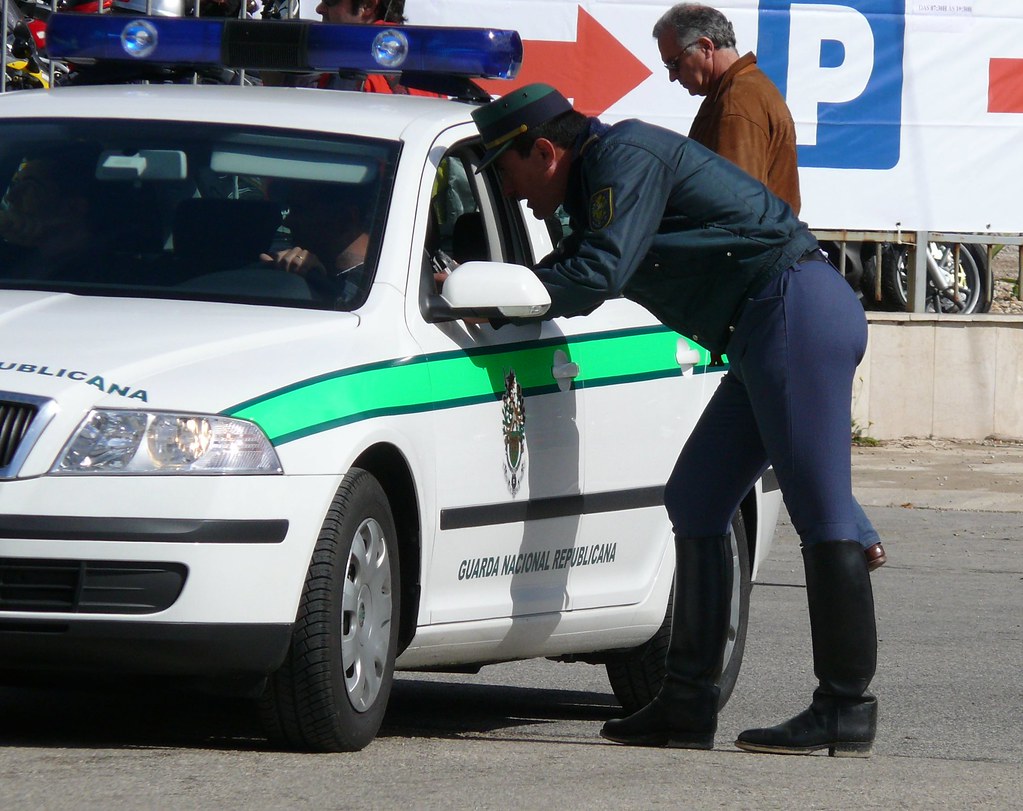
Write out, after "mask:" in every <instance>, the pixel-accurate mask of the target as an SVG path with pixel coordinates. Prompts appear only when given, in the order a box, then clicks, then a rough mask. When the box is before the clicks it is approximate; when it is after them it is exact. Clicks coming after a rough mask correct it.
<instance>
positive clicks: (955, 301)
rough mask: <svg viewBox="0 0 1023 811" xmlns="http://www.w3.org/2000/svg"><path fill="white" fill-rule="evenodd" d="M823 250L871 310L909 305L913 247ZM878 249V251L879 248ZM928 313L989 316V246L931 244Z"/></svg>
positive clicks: (830, 245) (858, 245) (859, 245)
mask: <svg viewBox="0 0 1023 811" xmlns="http://www.w3.org/2000/svg"><path fill="white" fill-rule="evenodd" d="M821 246H822V247H823V248H824V250H825V251H826V252H827V253H828V255H829V257H830V258H831V261H832V262H833V263H834V265H835V266H836V267H838V268H840V269H843V270H844V272H845V278H846V281H847V282H849V285H850V286H851V287H852V288H853V290H855V291H856V293H857V294H858V295H859V296H860V298H861V300H862V301H863V306H864V307H865V308H866V309H868V310H886V311H890V312H905V310H906V307H907V305H908V302H909V278H910V271H911V268H912V262H913V252H912V247H911V246H909V245H903V244H897V243H893V242H882V243H877V242H841V243H839V242H830V241H823V242H822V243H821ZM879 247H880V250H879V249H878V248H879ZM926 264H927V282H926V285H927V287H926V291H925V294H924V300H925V310H926V311H927V312H931V313H945V314H949V315H971V314H974V313H985V312H987V311H988V310H989V309H990V307H991V302H990V297H989V295H988V275H989V274H988V254H987V246H986V245H982V244H978V243H961V244H953V243H946V242H929V243H928V244H927V256H926Z"/></svg>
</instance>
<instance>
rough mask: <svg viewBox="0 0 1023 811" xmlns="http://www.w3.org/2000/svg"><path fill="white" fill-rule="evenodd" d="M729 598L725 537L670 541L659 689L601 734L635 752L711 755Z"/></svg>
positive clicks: (729, 565) (728, 557) (729, 557)
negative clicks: (671, 593)
mask: <svg viewBox="0 0 1023 811" xmlns="http://www.w3.org/2000/svg"><path fill="white" fill-rule="evenodd" d="M731 598H732V555H731V546H730V545H729V542H728V536H727V535H715V536H712V537H709V538H675V601H674V604H673V606H672V614H671V641H670V642H669V643H668V654H667V657H666V659H665V676H664V683H663V684H662V685H661V689H660V692H658V694H657V695H656V696H655V697H654V700H653V701H651V702H650V703H649V704H648V705H647V706H645V707H644V708H643V709H641V710H639V711H638V712H634V713H633V714H632V715H630V716H628V717H627V718H619V719H615V720H613V721H608V722H607V723H606V724H604V726H603V728H602V729H601V730H600V734H601V735H602V736H603V737H605V738H607V739H608V740H609V741H614V742H615V743H625V744H631V745H634V746H675V747H680V748H683V749H712V748H713V747H714V732H715V731H716V730H717V713H718V694H719V690H718V686H717V679H718V677H719V676H720V674H721V659H722V656H723V655H724V649H725V641H726V638H727V634H728V611H729V606H730V604H731Z"/></svg>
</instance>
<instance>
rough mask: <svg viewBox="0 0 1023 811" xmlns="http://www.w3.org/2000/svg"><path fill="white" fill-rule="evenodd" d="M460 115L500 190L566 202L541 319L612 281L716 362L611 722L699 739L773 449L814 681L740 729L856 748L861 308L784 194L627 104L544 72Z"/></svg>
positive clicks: (640, 733) (871, 711)
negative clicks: (668, 618)
mask: <svg viewBox="0 0 1023 811" xmlns="http://www.w3.org/2000/svg"><path fill="white" fill-rule="evenodd" d="M473 119H474V120H475V122H476V125H477V128H478V129H479V131H480V134H481V136H482V139H483V142H484V144H485V146H486V149H487V152H486V154H485V155H484V160H483V165H484V166H485V165H487V164H489V163H490V162H496V163H495V165H496V168H497V171H498V173H499V174H500V177H501V182H502V185H503V189H504V193H505V194H506V195H507V196H508V197H510V198H513V199H516V200H524V201H525V202H526V204H527V205H528V206H529V208H530V209H531V210H532V212H533V214H534V215H535V216H536V217H538V218H541V219H543V218H547V217H550V216H552V215H553V214H554V213H555V210H556V209H557V208H558V206H559V205H564V208H565V210H566V211H567V213H568V214H569V217H570V221H571V225H572V230H571V234H570V235H569V236H568V237H566V238H565V240H563V241H562V243H561V245H559V246H558V248H557V249H556V250H555V252H554V253H553V254H552V255H551V256H549V257H547V258H546V259H544V260H543V261H541V262H540V264H539V266H538V267H537V268H536V269H535V272H536V274H537V276H538V277H539V278H540V279H541V281H543V283H544V285H545V286H546V287H547V290H548V291H549V293H550V295H551V301H552V304H551V308H550V310H549V311H548V313H547V316H546V317H555V316H562V315H575V314H582V313H586V312H589V311H590V310H592V309H593V308H595V307H597V306H599V305H600V303H601V302H603V301H604V300H605V299H609V298H614V297H616V296H619V295H624V296H625V297H627V298H630V299H632V300H633V301H636V302H638V303H640V304H642V305H643V306H645V307H646V308H648V309H649V310H650V311H651V312H652V313H653V314H654V315H656V316H657V317H658V318H659V319H660V320H661V321H662V322H663V323H664V324H666V325H667V326H668V327H670V328H672V329H674V330H676V331H678V332H679V333H681V334H683V335H686V336H688V337H690V338H692V339H693V340H694V341H697V342H699V343H701V344H702V345H703V346H704V347H706V348H707V349H709V350H710V351H711V352H713V353H727V355H728V359H729V369H728V372H727V373H726V374H725V376H724V378H723V380H722V381H721V384H720V386H719V387H718V389H717V390H716V392H715V393H714V395H713V397H712V399H711V401H710V403H709V405H708V407H707V409H706V410H705V412H704V414H703V416H702V417H701V418H700V421H699V423H698V424H697V426H696V428H695V430H694V431H693V434H692V436H691V437H690V438H689V440H688V441H687V442H686V444H685V447H684V448H683V449H682V452H681V455H680V456H679V459H678V462H677V463H676V465H675V469H674V470H673V472H672V474H671V476H670V478H669V480H668V482H667V486H666V488H665V505H666V507H667V510H668V514H669V517H670V519H671V521H672V525H673V529H674V532H675V553H676V572H675V584H676V590H675V595H676V596H675V601H674V608H673V616H672V633H671V642H670V645H669V649H668V654H667V660H666V676H665V680H664V683H663V685H662V687H661V689H660V692H659V693H658V695H657V696H656V697H655V698H654V700H653V702H652V703H651V704H649V705H648V706H646V707H644V708H643V709H641V710H639V711H638V712H636V713H634V714H632V715H630V716H628V717H627V718H622V719H616V720H612V721H608V722H607V723H606V724H605V725H604V727H603V729H602V730H601V735H603V736H604V737H605V738H607V739H609V740H611V741H615V742H618V743H624V744H634V745H646V746H665V745H674V746H681V747H686V748H694V749H709V748H711V747H713V744H714V733H715V731H716V728H717V706H718V693H719V691H718V688H717V686H716V680H717V678H718V676H719V674H720V671H721V664H722V657H723V652H724V646H725V641H726V633H727V626H728V615H729V602H730V596H731V578H732V563H731V554H730V546H729V540H728V535H727V533H728V528H729V524H730V521H731V518H732V516H733V515H734V513H735V511H736V510H737V509H738V506H739V502H740V501H741V499H742V498H743V496H744V495H745V494H746V493H747V492H748V491H749V489H750V488H751V487H752V486H753V484H754V482H755V481H756V479H757V478H758V477H759V476H760V475H761V474H762V473H763V472H764V471H765V470H766V468H767V466H768V464H772V465H773V466H774V469H775V471H776V473H777V476H778V481H779V484H780V485H781V490H782V495H783V497H784V499H785V504H786V507H787V508H788V511H789V515H790V516H791V519H792V522H793V526H794V527H795V529H796V531H797V532H798V534H799V537H800V541H801V544H802V553H803V560H804V567H805V570H806V585H807V598H808V603H809V613H810V623H811V629H812V642H813V654H814V670H815V673H816V675H817V678H818V680H819V687H818V688H817V690H816V691H815V692H814V696H813V701H812V703H811V705H810V707H809V708H808V709H807V710H805V711H803V712H802V713H800V714H799V715H797V716H796V717H795V718H793V719H791V720H790V721H787V722H785V723H783V724H780V725H778V726H776V727H771V728H767V729H756V730H747V731H746V732H743V733H742V734H741V735H740V736H739V739H738V741H737V742H736V744H737V745H738V746H739V747H741V748H743V749H746V750H749V751H755V752H776V753H785V754H806V753H809V752H812V751H815V750H819V749H828V750H829V753H830V754H840V755H855V756H867V755H869V753H870V749H871V744H872V742H873V739H874V733H875V728H876V718H877V702H876V699H875V698H874V697H873V696H872V695H870V694H869V693H868V692H867V687H868V685H869V683H870V680H871V678H872V677H873V675H874V670H875V664H876V650H877V640H876V633H875V625H874V601H873V595H872V592H871V588H870V578H869V575H868V572H867V563H866V560H865V559H864V556H863V552H862V549H861V547H860V544H859V543H857V542H856V541H855V540H850V539H853V538H856V537H857V536H856V534H855V533H856V531H857V527H856V513H855V510H854V507H853V497H852V484H851V473H850V439H849V425H850V410H851V399H852V381H853V375H854V372H855V369H856V366H857V364H858V363H859V361H860V358H861V357H862V355H863V352H864V350H865V348H866V340H867V328H866V319H865V317H864V314H863V308H862V307H861V306H860V304H859V302H858V301H857V299H856V297H855V295H854V294H853V292H852V291H851V290H850V288H849V286H848V285H847V284H846V283H845V280H844V279H843V278H842V277H841V276H840V275H839V274H838V273H837V272H836V271H835V269H834V268H833V267H832V266H831V265H830V264H829V263H828V262H827V261H826V260H825V258H824V257H823V255H822V254H821V253H820V251H819V249H818V247H817V241H816V240H815V239H814V237H813V235H812V234H811V233H810V232H809V230H808V229H807V228H806V226H805V225H804V224H803V223H802V222H800V221H799V220H798V219H797V218H796V217H795V216H794V215H793V214H792V211H791V209H790V208H789V207H788V206H787V205H786V204H785V203H783V202H782V201H781V200H780V199H779V198H777V197H776V196H775V195H773V194H772V193H771V192H770V191H768V190H767V188H766V187H765V186H764V185H763V184H761V183H760V182H759V181H756V180H754V179H753V178H752V177H750V176H749V175H748V174H746V173H745V172H744V171H742V170H741V169H738V168H737V167H736V166H735V165H734V164H732V163H730V162H729V161H727V160H725V159H724V158H721V157H719V156H717V155H715V154H714V153H713V152H711V151H710V150H708V149H706V148H705V147H703V146H701V145H700V144H698V143H696V142H695V141H692V140H690V139H688V138H686V137H685V136H682V135H679V134H677V133H674V132H670V131H668V130H665V129H661V128H659V127H655V126H652V125H649V124H645V123H643V122H640V121H635V120H629V121H622V122H620V123H617V124H615V125H614V126H607V125H606V124H603V123H602V122H600V121H598V120H597V119H594V118H586V117H585V116H583V115H581V114H580V113H578V112H577V111H575V110H573V109H572V107H571V105H570V104H569V103H568V101H567V100H566V99H565V98H564V97H563V96H562V95H561V94H560V93H558V91H557V90H555V89H554V88H552V87H549V86H548V85H544V84H533V85H528V86H526V87H523V88H519V89H518V90H515V91H513V92H511V93H509V94H508V95H506V96H504V97H502V98H500V99H498V100H497V101H494V102H491V103H489V104H487V105H485V106H483V107H480V108H478V109H477V110H476V111H474V113H473Z"/></svg>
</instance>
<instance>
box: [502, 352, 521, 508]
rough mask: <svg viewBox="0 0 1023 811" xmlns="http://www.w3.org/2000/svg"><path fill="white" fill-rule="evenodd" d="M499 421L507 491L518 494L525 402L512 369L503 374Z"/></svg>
mask: <svg viewBox="0 0 1023 811" xmlns="http://www.w3.org/2000/svg"><path fill="white" fill-rule="evenodd" d="M501 422H502V429H503V431H504V478H505V481H506V482H507V483H508V491H509V492H510V493H511V494H512V495H513V496H514V495H517V494H518V492H519V487H520V486H521V485H522V477H523V476H524V475H525V474H526V403H525V400H524V399H523V397H522V387H521V386H520V385H519V381H518V379H517V378H516V377H515V370H514V369H510V370H509V371H508V372H507V373H506V374H505V376H504V396H503V397H502V398H501Z"/></svg>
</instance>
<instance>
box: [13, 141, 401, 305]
mask: <svg viewBox="0 0 1023 811" xmlns="http://www.w3.org/2000/svg"><path fill="white" fill-rule="evenodd" d="M397 154H398V145H397V144H396V143H392V142H386V141H377V140H371V139H362V138H354V137H348V136H332V137H331V138H330V139H329V140H326V139H319V138H315V137H305V136H301V135H297V134H295V133H284V132H279V131H273V130H261V129H254V128H239V127H228V126H215V125H210V126H204V125H198V124H194V123H187V124H182V123H168V122H156V123H153V122H131V123H130V124H129V123H126V122H117V121H113V122H110V121H107V122H89V121H73V122H68V121H63V122H60V123H59V124H58V123H43V124H39V123H24V122H15V121H8V122H5V123H2V124H0V194H2V197H0V286H2V287H8V288H35V289H44V290H57V291H67V292H76V293H88V294H99V295H128V296H146V297H160V298H181V299H192V300H195V299H206V300H217V301H232V302H240V303H272V304H281V305H287V306H299V307H313V308H337V309H354V308H355V307H358V306H359V305H361V303H362V302H363V301H364V300H365V297H366V295H367V294H368V291H369V287H370V284H371V282H372V279H373V275H374V272H375V268H376V261H377V256H378V253H379V246H380V239H381V235H382V233H383V224H384V218H385V216H386V212H387V201H388V199H389V196H390V192H391V185H392V178H393V174H394V164H395V161H396V158H397ZM294 250H301V251H303V252H304V253H311V254H313V255H314V256H315V257H316V258H317V260H318V263H312V262H310V263H309V264H308V265H307V267H314V268H316V271H315V272H313V271H308V272H301V269H298V270H296V272H289V271H290V270H291V268H290V267H289V266H288V265H287V263H286V262H285V261H279V260H280V259H281V257H282V255H283V254H285V253H287V252H288V251H294Z"/></svg>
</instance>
